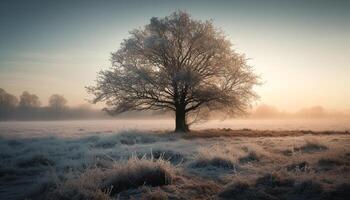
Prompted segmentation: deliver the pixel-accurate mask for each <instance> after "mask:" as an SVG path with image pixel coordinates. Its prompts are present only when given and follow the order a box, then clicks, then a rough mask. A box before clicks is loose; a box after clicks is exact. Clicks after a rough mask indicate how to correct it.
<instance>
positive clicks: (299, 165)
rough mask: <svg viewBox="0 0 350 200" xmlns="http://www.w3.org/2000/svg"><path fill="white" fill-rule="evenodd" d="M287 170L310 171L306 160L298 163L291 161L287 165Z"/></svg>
mask: <svg viewBox="0 0 350 200" xmlns="http://www.w3.org/2000/svg"><path fill="white" fill-rule="evenodd" d="M287 170H288V171H293V172H308V171H310V168H309V163H308V162H306V161H303V162H299V163H293V164H290V165H288V166H287Z"/></svg>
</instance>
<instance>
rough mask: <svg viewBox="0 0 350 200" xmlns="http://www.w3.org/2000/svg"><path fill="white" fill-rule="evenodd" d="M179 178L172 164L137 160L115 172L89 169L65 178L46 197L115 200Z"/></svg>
mask: <svg viewBox="0 0 350 200" xmlns="http://www.w3.org/2000/svg"><path fill="white" fill-rule="evenodd" d="M175 176H176V169H175V168H174V167H173V166H172V165H171V164H170V163H169V162H168V161H165V160H162V159H157V160H147V159H138V158H137V157H133V158H131V159H129V160H128V161H126V162H124V163H116V164H115V165H114V166H113V168H111V169H105V170H101V168H95V169H88V170H86V171H84V172H83V173H82V174H79V175H76V174H73V175H70V176H68V177H65V178H63V179H62V180H60V181H58V183H57V184H56V186H57V187H56V188H54V189H53V190H51V191H50V192H49V193H48V194H47V195H46V196H47V197H48V198H50V199H72V200H75V199H76V200H80V199H91V200H104V199H111V198H113V197H116V196H117V195H118V193H120V192H123V191H127V190H131V189H137V188H139V187H141V186H149V187H156V186H163V185H169V184H171V183H172V181H173V179H174V178H175Z"/></svg>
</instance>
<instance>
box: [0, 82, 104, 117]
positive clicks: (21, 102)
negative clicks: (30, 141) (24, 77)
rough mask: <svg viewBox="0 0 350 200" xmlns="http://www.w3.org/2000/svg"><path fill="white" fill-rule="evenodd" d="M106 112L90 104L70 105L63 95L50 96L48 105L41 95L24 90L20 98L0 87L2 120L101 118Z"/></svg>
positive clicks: (0, 114)
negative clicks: (43, 102) (94, 108)
mask: <svg viewBox="0 0 350 200" xmlns="http://www.w3.org/2000/svg"><path fill="white" fill-rule="evenodd" d="M103 116H104V114H103V113H102V112H100V111H96V110H93V109H91V108H89V107H88V106H80V107H74V108H73V107H68V106H67V100H66V99H65V98H64V96H63V95H59V94H53V95H51V96H50V98H49V101H48V106H42V104H41V102H40V100H39V97H38V96H37V95H35V94H31V93H29V92H27V91H24V92H23V93H22V94H21V95H20V96H19V98H17V97H16V96H15V95H12V94H10V93H7V92H6V91H5V90H4V89H2V88H0V120H57V119H83V118H101V117H103Z"/></svg>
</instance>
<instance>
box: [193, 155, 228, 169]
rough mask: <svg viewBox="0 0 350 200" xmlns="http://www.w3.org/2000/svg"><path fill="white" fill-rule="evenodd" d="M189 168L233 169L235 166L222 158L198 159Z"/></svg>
mask: <svg viewBox="0 0 350 200" xmlns="http://www.w3.org/2000/svg"><path fill="white" fill-rule="evenodd" d="M191 166H192V167H193V168H204V167H217V168H225V169H235V164H234V163H233V162H232V160H230V159H226V158H223V157H213V158H199V159H197V160H196V161H194V162H193V163H192V164H191Z"/></svg>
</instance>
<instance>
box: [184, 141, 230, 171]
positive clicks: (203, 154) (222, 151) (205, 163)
mask: <svg viewBox="0 0 350 200" xmlns="http://www.w3.org/2000/svg"><path fill="white" fill-rule="evenodd" d="M235 151H236V150H235V149H233V148H231V147H227V146H223V147H220V146H217V145H216V146H213V147H211V148H207V149H204V148H201V149H200V150H199V154H198V155H197V157H196V158H195V160H194V161H193V162H192V163H191V164H190V167H192V168H221V169H229V170H236V167H237V165H236V163H235V162H236V157H235V155H234V152H235Z"/></svg>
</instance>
